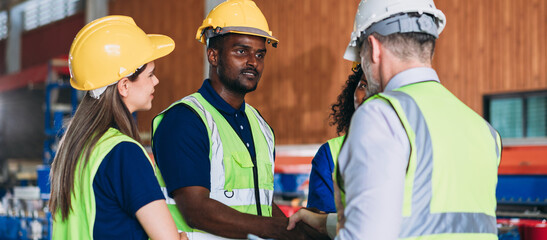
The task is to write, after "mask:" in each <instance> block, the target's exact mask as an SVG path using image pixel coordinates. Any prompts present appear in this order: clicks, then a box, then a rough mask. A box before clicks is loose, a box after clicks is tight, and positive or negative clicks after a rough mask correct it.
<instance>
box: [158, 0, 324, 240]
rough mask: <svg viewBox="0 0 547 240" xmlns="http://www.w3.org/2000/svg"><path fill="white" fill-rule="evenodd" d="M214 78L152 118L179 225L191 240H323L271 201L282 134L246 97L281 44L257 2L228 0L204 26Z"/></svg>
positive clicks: (200, 37) (161, 166)
mask: <svg viewBox="0 0 547 240" xmlns="http://www.w3.org/2000/svg"><path fill="white" fill-rule="evenodd" d="M196 39H197V40H198V41H200V42H201V43H203V44H205V45H206V46H207V60H208V61H209V66H210V69H209V78H208V79H206V80H205V81H204V82H203V85H202V86H201V88H200V89H199V90H198V91H197V92H196V93H194V94H191V95H189V96H186V97H184V98H182V99H181V100H179V101H177V102H175V103H174V104H172V105H171V106H170V107H169V108H167V109H166V110H165V111H163V112H162V113H160V114H159V115H158V116H156V117H155V118H154V120H153V123H152V132H153V142H152V149H153V151H154V154H155V158H156V160H157V163H158V166H159V169H160V170H161V176H162V177H163V180H164V181H165V185H164V194H165V195H166V197H167V199H168V205H169V208H170V211H171V214H172V215H173V218H174V219H175V222H176V224H177V227H178V229H179V230H181V231H184V232H187V233H188V237H189V238H190V239H226V238H239V239H241V238H247V236H248V234H253V235H257V236H260V237H264V238H275V239H318V238H320V235H314V234H318V233H317V232H316V231H315V230H313V229H312V228H310V227H309V226H307V225H303V224H302V225H300V227H299V228H297V229H296V230H293V231H288V230H286V226H287V224H288V219H287V218H286V216H285V215H284V214H283V212H281V210H280V209H279V208H278V207H277V206H276V205H275V204H274V203H273V202H272V200H273V190H274V188H273V187H274V186H273V174H274V157H275V155H274V146H275V136H274V132H273V130H272V129H271V127H270V126H269V125H268V124H267V122H266V121H265V120H264V119H263V118H262V116H261V115H260V113H259V112H258V111H257V110H256V109H254V108H253V107H252V106H250V105H249V104H247V103H245V95H246V94H247V93H250V92H252V91H254V90H255V89H256V88H257V86H258V83H259V80H260V77H261V75H262V71H263V70H264V59H265V57H266V52H267V48H266V45H267V44H271V45H272V46H273V47H276V46H277V43H278V40H277V39H276V38H275V37H273V35H272V32H271V31H270V29H269V27H268V22H267V21H266V18H265V17H264V15H263V14H262V12H261V11H260V9H259V8H258V7H257V6H256V4H255V3H254V2H253V1H250V0H228V1H226V2H223V3H221V4H219V5H218V6H217V7H216V8H214V9H213V10H212V11H211V12H210V13H209V14H208V16H207V18H206V19H205V20H204V21H203V24H202V25H201V26H200V27H199V28H198V31H197V34H196Z"/></svg>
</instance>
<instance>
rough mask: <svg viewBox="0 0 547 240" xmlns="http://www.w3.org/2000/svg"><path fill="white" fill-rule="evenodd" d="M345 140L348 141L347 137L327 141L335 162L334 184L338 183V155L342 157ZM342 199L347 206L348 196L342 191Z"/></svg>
mask: <svg viewBox="0 0 547 240" xmlns="http://www.w3.org/2000/svg"><path fill="white" fill-rule="evenodd" d="M344 140H346V135H342V136H339V137H335V138H332V139H330V140H328V141H327V143H328V144H329V150H330V155H331V157H332V161H333V162H334V172H333V174H332V178H333V184H336V182H337V174H336V170H337V169H338V155H340V150H341V149H342V145H343V144H344ZM340 197H341V199H340V200H341V201H342V204H343V205H346V196H345V194H344V192H343V191H340Z"/></svg>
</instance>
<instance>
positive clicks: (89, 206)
mask: <svg viewBox="0 0 547 240" xmlns="http://www.w3.org/2000/svg"><path fill="white" fill-rule="evenodd" d="M174 48H175V43H174V41H173V40H172V39H171V38H170V37H168V36H164V35H154V34H148V35H147V34H146V33H144V31H143V30H141V29H140V28H139V27H138V26H137V25H136V24H135V22H134V21H133V19H132V18H130V17H126V16H107V17H103V18H100V19H97V20H95V21H93V22H91V23H89V24H87V25H86V26H85V27H84V28H82V29H81V30H80V32H79V33H78V34H77V35H76V38H75V39H74V42H73V43H72V46H71V49H70V56H69V67H70V74H71V79H70V83H71V85H72V86H73V87H74V88H76V89H78V90H84V91H87V93H86V94H85V96H84V97H83V99H82V102H81V103H80V105H79V107H78V110H77V111H76V113H75V115H74V117H73V118H72V120H71V122H70V124H69V125H68V128H67V131H66V133H65V135H64V136H63V139H62V141H61V144H60V146H59V150H58V152H57V154H56V156H55V159H54V161H53V164H52V172H51V200H50V208H51V210H52V213H53V220H54V222H53V239H148V238H151V239H179V238H180V237H182V236H179V235H178V233H177V229H176V227H175V223H174V221H173V219H172V218H171V216H170V214H169V211H168V209H167V205H166V203H165V199H164V197H163V194H162V192H161V189H160V186H159V183H158V181H157V180H156V177H155V174H154V165H155V164H154V163H153V162H152V161H151V160H150V159H149V157H148V154H147V152H146V151H145V149H144V148H143V147H142V145H141V144H140V143H139V141H140V138H139V134H138V130H137V126H136V124H135V121H134V119H133V117H132V115H131V114H132V113H134V112H136V111H146V110H149V109H150V108H151V107H152V99H153V93H154V86H156V85H157V84H158V83H159V80H158V78H157V77H156V76H155V75H154V69H155V63H154V60H156V59H158V58H161V57H163V56H165V55H167V54H169V53H170V52H172V51H173V49H174Z"/></svg>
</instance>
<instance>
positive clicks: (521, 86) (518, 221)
mask: <svg viewBox="0 0 547 240" xmlns="http://www.w3.org/2000/svg"><path fill="white" fill-rule="evenodd" d="M220 2H222V1H219V0H184V1H180V0H162V1H151V0H138V1H135V0H96V1H95V0H87V1H85V0H2V1H0V199H2V200H1V201H0V203H1V206H0V239H49V234H50V232H49V231H48V229H49V227H50V222H49V220H48V217H47V216H48V215H47V214H48V212H47V208H45V202H46V201H47V199H48V197H49V196H48V190H47V178H48V175H47V174H48V165H49V164H50V163H51V161H52V157H53V156H54V154H55V150H56V146H57V144H58V141H59V137H60V134H61V133H62V129H63V126H64V124H65V123H66V121H67V120H68V119H70V116H71V113H72V112H73V111H74V109H75V108H76V106H77V104H78V100H79V98H81V96H82V94H83V93H82V92H78V91H76V90H74V89H72V88H71V87H70V85H69V84H68V79H69V73H68V67H67V55H68V52H69V49H70V44H71V43H72V40H73V39H74V37H75V35H76V33H77V32H78V31H79V30H80V29H81V28H82V27H83V26H84V25H85V24H86V23H88V22H90V21H91V20H93V19H96V18H99V17H102V16H105V15H112V14H119V15H128V16H131V17H132V18H133V19H134V20H135V22H136V23H137V25H138V26H140V27H141V28H142V29H143V30H144V31H145V32H147V33H161V34H166V35H168V36H170V37H172V38H173V39H174V40H175V43H176V48H175V50H174V52H173V53H172V54H170V55H168V56H167V57H165V58H162V59H159V60H157V61H156V66H157V68H156V70H155V74H156V76H157V77H158V78H159V80H160V83H159V85H157V86H156V88H155V98H154V101H153V107H152V109H151V110H150V111H147V112H139V113H137V114H136V119H137V122H138V126H139V132H140V134H141V136H142V138H143V140H144V143H145V145H149V144H150V135H151V134H150V130H151V121H152V118H153V117H154V116H156V115H157V114H158V113H160V112H161V111H162V110H163V109H165V108H166V107H168V106H169V105H170V104H171V103H172V102H174V101H176V100H178V99H180V98H182V97H184V96H186V95H188V94H191V93H193V92H195V91H196V90H197V89H198V88H199V87H200V86H201V84H202V82H203V80H204V79H205V78H206V76H207V73H208V69H207V67H208V65H207V64H206V60H205V47H204V46H203V45H202V44H201V43H199V42H198V41H197V40H195V35H196V30H197V28H198V27H199V26H200V24H201V21H202V20H203V19H204V17H205V16H206V14H207V13H208V12H209V11H210V10H211V9H212V8H213V7H214V6H216V5H217V4H219V3H220ZM255 2H256V4H257V5H258V7H259V8H260V9H261V10H262V12H263V13H264V15H265V16H266V18H267V19H268V23H269V27H270V30H271V31H272V32H273V34H274V36H276V37H277V38H278V39H279V40H280V42H279V45H278V47H277V48H272V47H271V46H268V54H267V57H266V62H265V67H264V72H263V74H262V78H261V80H260V84H259V86H258V89H257V90H256V91H255V92H252V93H249V94H247V96H246V101H247V102H248V103H250V104H251V105H253V106H254V107H256V108H257V109H259V110H260V113H261V114H262V116H263V117H264V119H265V120H266V121H267V122H268V123H269V124H270V125H271V126H272V128H273V129H274V132H275V136H276V153H277V157H276V173H275V184H276V185H275V194H276V198H275V200H276V201H277V202H278V204H279V205H280V206H283V210H284V211H285V212H286V213H287V214H288V215H290V214H292V213H293V212H294V211H295V210H296V209H298V208H299V207H302V206H305V201H306V194H307V185H306V184H307V181H308V177H309V171H310V169H311V165H310V162H311V159H312V157H313V155H314V154H315V152H316V151H317V149H318V148H319V146H320V145H321V144H322V143H324V142H325V141H326V140H328V139H330V138H333V137H335V136H336V131H335V130H336V129H335V127H334V126H331V125H330V124H329V122H330V119H329V113H330V111H331V108H330V107H331V105H332V104H333V103H335V102H336V97H337V96H338V94H339V93H340V91H341V90H342V87H343V85H344V83H345V81H346V80H347V77H348V75H350V74H351V67H352V63H351V62H349V61H347V60H344V59H343V57H342V56H343V53H344V51H345V48H346V46H347V43H348V41H349V37H350V33H351V31H352V29H353V21H354V19H353V17H354V16H355V11H356V8H357V5H358V4H359V1H358V0H321V1H314V0H301V1H290V0H275V1H272V0H269V1H268V0H255ZM435 4H436V6H437V8H439V9H440V10H442V11H443V12H444V14H445V15H446V18H447V23H446V28H445V29H444V32H443V33H442V34H441V35H440V38H439V39H438V41H437V45H436V49H435V56H434V58H433V68H435V69H436V71H437V73H438V75H439V77H440V79H441V83H442V84H443V85H444V86H446V87H447V88H448V89H449V90H450V91H451V92H452V93H454V94H455V95H456V97H458V98H459V99H461V100H462V101H463V102H464V103H465V104H467V105H468V106H470V107H471V108H472V109H473V110H474V111H476V112H477V113H478V114H480V115H481V116H483V117H484V118H485V119H486V120H488V121H489V122H490V123H491V124H492V126H493V127H494V128H496V129H497V130H498V131H499V132H500V134H501V137H502V142H503V151H502V160H501V165H500V167H499V181H498V190H497V193H496V196H497V198H498V213H497V214H498V225H499V226H498V228H499V229H501V230H500V234H503V233H511V231H513V233H514V231H517V232H518V231H520V234H521V235H523V234H522V233H523V231H524V230H523V229H524V228H526V226H528V225H529V226H534V227H535V226H536V225H537V224H541V223H543V225H544V226H543V228H542V227H537V228H538V229H540V230H537V231H544V232H545V235H544V236H547V226H545V219H546V218H547V188H546V187H545V186H547V44H546V43H547V40H546V39H547V1H545V0H528V1H510V0H482V1H475V0H458V1H449V0H436V1H435ZM22 221H26V225H24V227H22V225H23V224H21V222H22ZM10 224H11V225H10ZM527 224H528V225H527ZM534 224H536V225H534ZM38 225H40V228H39V229H38V227H36V228H34V229H33V228H32V227H31V226H38ZM14 226H16V227H14ZM523 226H524V227H523ZM519 228H520V230H519ZM37 229H38V230H37ZM515 229H516V230H515ZM14 234H16V235H14ZM10 236H11V237H13V236H18V238H9V237H10ZM23 236H24V237H26V238H23ZM500 239H501V237H500ZM507 239H509V238H507ZM521 239H526V238H524V237H521Z"/></svg>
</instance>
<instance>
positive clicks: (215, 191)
mask: <svg viewBox="0 0 547 240" xmlns="http://www.w3.org/2000/svg"><path fill="white" fill-rule="evenodd" d="M181 103H182V104H186V105H188V106H189V107H191V108H192V109H194V111H195V112H196V113H197V114H198V115H199V117H200V118H201V119H202V120H203V122H204V124H205V125H206V128H207V131H208V134H209V144H210V153H209V158H210V161H211V191H210V194H209V196H210V198H211V199H215V200H217V201H219V202H221V203H223V204H225V205H227V206H230V207H232V208H234V209H236V210H238V211H240V212H244V213H250V214H256V198H255V189H254V183H253V186H249V187H248V188H245V187H241V186H238V185H237V183H236V185H234V183H233V180H234V179H233V178H234V177H236V176H230V175H229V176H226V174H227V172H229V171H234V170H233V169H232V168H234V166H233V165H234V164H233V163H228V165H230V164H231V166H226V162H225V161H235V162H237V164H240V165H241V167H243V168H245V167H252V166H253V163H252V161H251V159H250V155H249V153H248V150H247V148H246V147H245V146H244V145H243V142H242V141H241V139H240V138H239V136H238V135H237V133H235V131H233V129H232V127H231V126H230V125H229V123H228V122H226V120H225V119H224V117H222V115H220V113H218V111H217V110H216V109H215V108H214V107H213V106H212V105H210V104H209V103H208V102H207V101H206V100H205V99H204V98H203V97H202V96H201V94H199V93H194V94H192V95H190V96H187V97H185V98H183V99H181V100H179V101H177V102H175V103H173V104H172V105H171V106H170V107H169V108H167V109H166V110H164V111H163V112H162V113H160V114H159V115H158V116H156V118H155V119H154V120H153V130H152V131H153V133H154V131H155V129H156V128H157V126H158V125H159V123H160V122H161V120H162V118H163V114H164V113H165V112H166V111H167V110H169V109H170V108H171V107H173V106H175V105H177V104H181ZM245 113H246V115H247V118H248V120H249V124H250V125H251V132H252V135H253V140H254V141H255V149H256V153H257V161H256V163H257V165H258V166H257V170H258V172H259V177H258V178H259V180H260V179H262V180H261V181H259V186H261V187H260V189H259V199H260V205H261V209H262V212H263V215H264V216H271V205H272V201H273V174H274V136H273V132H272V131H271V129H270V127H269V126H268V124H267V123H266V121H264V119H263V118H262V117H261V116H260V114H258V112H257V111H256V110H255V109H254V108H252V107H251V106H250V105H248V104H247V105H246V106H245ZM215 114H216V116H217V121H218V120H220V123H219V122H216V121H215V117H214V115H215ZM219 125H220V126H223V129H219ZM220 131H225V132H220ZM230 131H232V132H233V133H230ZM222 134H224V135H222ZM230 134H233V136H235V138H237V139H236V140H234V141H237V143H234V142H227V143H225V144H223V143H222V137H221V136H232V135H230ZM227 141H230V140H227ZM234 144H236V145H234ZM237 144H240V145H241V146H243V148H244V149H243V150H242V151H245V154H238V152H233V151H234V149H230V150H231V151H229V152H225V151H227V150H226V149H225V148H226V146H238V145H237ZM230 153H231V154H232V156H230V158H231V159H228V160H227V159H225V158H226V156H225V154H230ZM259 156H262V158H261V159H259ZM236 167H237V166H236ZM232 175H233V174H232ZM264 175H267V177H265V176H264ZM241 177H245V176H239V178H241ZM158 178H161V174H158ZM251 178H253V177H252V176H251ZM228 179H232V181H231V182H230V183H229V182H228ZM264 179H266V180H264ZM235 181H236V182H237V181H238V180H237V179H235ZM160 182H161V183H160V185H161V186H162V187H163V188H162V191H163V193H164V196H165V197H166V199H167V203H168V205H170V210H171V214H172V215H173V218H174V219H175V222H176V223H177V227H178V228H179V230H183V231H186V232H196V231H199V230H197V229H191V228H190V227H188V226H187V225H186V223H185V222H184V220H183V219H182V216H181V215H180V212H178V209H177V208H176V206H175V201H174V200H173V199H172V198H170V197H169V196H168V194H167V190H166V188H165V184H164V183H163V182H162V181H160ZM207 235H209V236H210V237H211V239H218V238H219V237H218V236H213V235H210V234H207V233H203V234H195V236H199V237H196V238H194V239H204V238H203V236H207Z"/></svg>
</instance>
